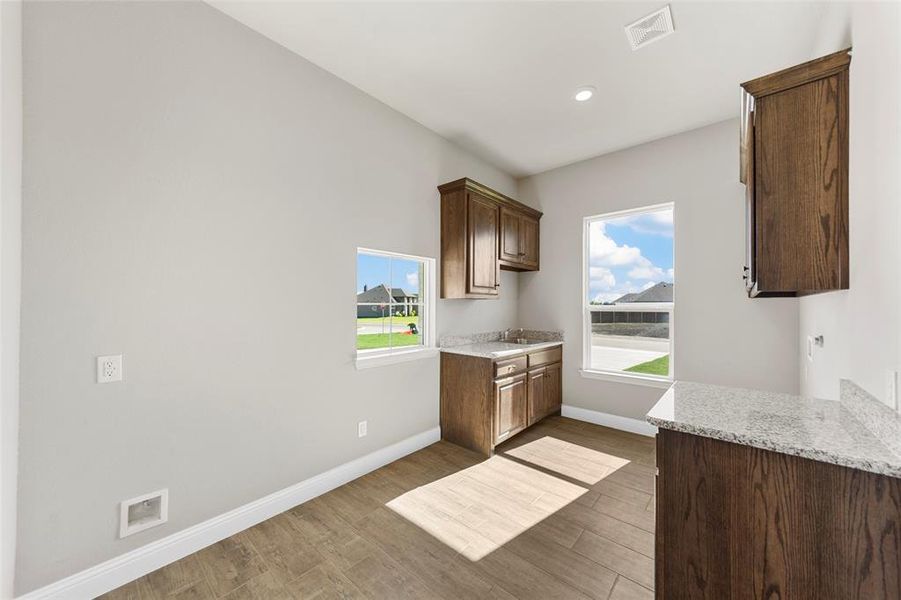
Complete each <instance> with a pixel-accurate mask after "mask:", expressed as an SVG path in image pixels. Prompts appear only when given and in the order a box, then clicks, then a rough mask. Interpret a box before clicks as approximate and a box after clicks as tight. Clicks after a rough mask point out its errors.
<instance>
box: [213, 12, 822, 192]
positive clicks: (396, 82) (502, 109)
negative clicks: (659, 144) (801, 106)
mask: <svg viewBox="0 0 901 600" xmlns="http://www.w3.org/2000/svg"><path fill="white" fill-rule="evenodd" d="M210 3H211V4H212V5H213V6H215V7H216V8H218V9H220V10H222V11H223V12H225V13H227V14H228V15H230V16H232V17H233V18H235V19H237V20H238V21H241V22H242V23H244V24H245V25H247V26H249V27H251V28H252V29H255V30H256V31H258V32H260V33H262V34H263V35H265V36H267V37H269V38H271V39H272V40H274V41H276V42H278V43H279V44H281V45H283V46H285V47H287V48H289V49H290V50H292V51H294V52H296V53H297V54H299V55H301V56H303V57H304V58H306V59H308V60H310V61H311V62H313V63H315V64H317V65H319V66H320V67H322V68H324V69H326V70H327V71H330V72H331V73H333V74H335V75H337V76H338V77H340V78H341V79H344V80H345V81H347V82H349V83H351V84H352V85H354V86H356V87H358V88H359V89H361V90H363V91H365V92H367V93H368V94H370V95H372V96H374V97H375V98H378V99H379V100H381V101H382V102H384V103H385V104H387V105H389V106H391V107H393V108H394V109H396V110H398V111H400V112H401V113H404V114H406V115H407V116H409V117H411V118H412V119H415V120H416V121H418V122H419V123H421V124H423V125H425V126H426V127H428V128H429V129H432V130H433V131H435V132H437V133H438V134H440V135H442V136H443V137H445V138H447V139H449V140H452V141H454V142H456V143H457V144H459V145H460V146H462V147H464V148H466V149H467V150H469V151H471V152H472V153H474V154H475V155H477V156H480V157H482V158H484V159H485V160H487V161H488V162H490V163H493V164H494V165H496V166H498V167H500V168H501V169H503V170H505V171H507V172H508V173H510V174H512V175H514V176H517V177H521V176H525V175H531V174H534V173H538V172H541V171H545V170H547V169H551V168H554V167H558V166H561V165H565V164H568V163H572V162H575V161H579V160H582V159H586V158H590V157H593V156H597V155H599V154H604V153H607V152H612V151H615V150H619V149H622V148H626V147H629V146H634V145H636V144H640V143H643V142H647V141H650V140H653V139H657V138H661V137H665V136H668V135H672V134H675V133H679V132H682V131H687V130H690V129H695V128H697V127H701V126H704V125H707V124H710V123H715V122H718V121H722V120H724V119H728V118H730V117H736V116H738V108H739V102H738V98H739V96H738V84H739V83H740V82H742V81H745V80H747V79H751V78H754V77H757V76H759V75H764V74H766V73H770V72H772V71H775V70H778V69H781V68H784V67H788V66H791V65H793V64H796V63H799V62H803V61H805V60H808V59H810V58H812V57H811V50H812V48H813V46H814V43H815V37H816V32H817V29H818V27H819V25H820V20H821V15H822V13H823V7H824V6H825V3H822V2H820V3H814V2H811V3H804V2H772V3H769V2H679V1H675V2H672V3H671V7H672V15H673V22H674V24H675V28H676V32H675V33H674V34H673V35H671V36H669V37H667V38H665V39H662V40H660V41H658V42H656V43H653V44H651V45H649V46H646V47H644V48H642V49H639V50H638V51H637V52H632V50H631V49H630V48H629V44H628V42H627V40H626V36H625V34H624V32H623V27H624V26H625V25H626V24H629V23H631V22H633V21H634V20H636V19H638V18H640V17H642V16H644V15H646V14H648V13H650V12H652V11H654V10H657V9H658V8H660V7H661V6H663V5H664V4H663V3H659V2H654V3H650V2H603V3H600V2H485V3H482V2H416V3H414V2H357V3H349V2H347V3H346V2H284V1H281V2H267V1H227V0H212V1H211V2H210ZM586 85H591V86H594V87H596V88H597V90H598V92H597V93H596V94H595V96H594V98H593V99H592V100H590V101H588V102H585V103H577V102H575V101H574V100H573V99H572V97H573V94H574V93H575V91H576V89H577V88H579V87H581V86H586Z"/></svg>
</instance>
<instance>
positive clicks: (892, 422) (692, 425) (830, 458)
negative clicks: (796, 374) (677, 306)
mask: <svg viewBox="0 0 901 600" xmlns="http://www.w3.org/2000/svg"><path fill="white" fill-rule="evenodd" d="M841 396H842V397H841V400H822V399H817V398H811V397H804V396H795V395H791V394H784V393H771V392H764V391H761V390H750V389H743V388H732V387H725V386H719V385H707V384H700V383H694V382H684V381H683V382H680V381H677V382H674V383H673V385H672V386H670V388H669V389H668V390H667V391H666V392H665V393H664V394H663V395H662V396H661V397H660V399H659V400H658V402H657V403H656V404H655V405H654V407H653V408H651V410H650V411H649V412H648V414H647V415H646V417H645V418H646V420H647V422H648V423H650V424H651V425H654V426H656V427H658V428H661V429H668V430H670V431H677V432H680V433H686V434H690V435H698V436H701V437H707V438H711V439H715V440H721V441H724V442H731V443H736V444H741V445H744V446H750V447H753V448H759V449H762V450H768V451H772V452H778V453H781V454H786V455H790V456H798V457H800V458H806V459H810V460H815V461H818V462H823V463H828V464H834V465H838V466H842V467H848V468H852V469H859V470H861V471H867V472H870V473H875V474H878V475H885V476H889V477H896V478H901V453H899V452H898V448H897V447H896V446H897V445H896V444H894V443H892V438H893V437H895V436H898V432H901V417H898V416H897V415H895V414H893V411H891V412H886V411H888V410H889V409H888V408H887V407H886V406H885V405H883V404H882V403H881V402H880V401H879V400H878V399H876V398H874V397H872V396H870V395H869V394H867V393H866V392H865V391H864V390H862V389H861V388H859V387H858V386H856V385H855V384H854V383H853V382H850V381H844V380H843V383H842V394H841ZM720 398H722V399H721V400H720ZM711 402H713V403H712V404H711ZM794 402H798V408H799V409H800V411H801V412H800V413H799V414H796V415H792V414H787V413H786V412H785V411H784V410H783V408H782V407H783V406H790V405H789V404H783V403H794ZM715 406H721V408H719V409H717V408H714V407H715ZM729 408H731V409H732V410H731V411H730V410H727V409H729ZM749 408H750V409H751V410H752V411H756V412H757V415H756V416H757V417H758V418H766V417H772V418H773V419H774V423H775V426H774V428H772V429H770V428H768V427H764V428H763V429H761V430H758V431H748V430H747V427H746V423H745V421H744V419H747V417H748V416H747V415H746V414H743V413H744V412H746V411H748V409H749ZM711 410H713V411H714V412H715V413H716V412H722V411H725V412H723V414H722V415H718V414H715V415H714V417H713V418H711V414H712V413H711ZM680 413H681V415H680ZM693 414H694V415H696V416H697V418H693V417H692V415H693ZM876 417H878V419H876ZM780 419H781V422H780ZM785 419H793V421H791V422H794V423H797V426H795V427H793V428H792V429H789V430H785V429H782V430H780V426H782V427H784V425H785V423H786V422H787V421H785ZM843 419H844V421H842V420H843ZM718 421H722V423H720V422H718ZM876 421H879V422H876ZM885 421H889V422H887V423H886V422H885ZM842 422H843V423H845V425H842V426H841V429H840V430H837V432H838V433H841V434H844V439H840V438H829V439H828V440H824V439H822V438H821V439H820V440H819V441H818V442H817V441H815V443H811V441H812V440H810V439H809V438H810V435H805V434H809V432H810V431H812V430H813V428H820V427H826V428H828V427H834V426H835V424H836V423H842ZM830 423H831V424H830ZM798 436H805V438H806V443H804V442H805V440H804V439H794V438H796V437H798Z"/></svg>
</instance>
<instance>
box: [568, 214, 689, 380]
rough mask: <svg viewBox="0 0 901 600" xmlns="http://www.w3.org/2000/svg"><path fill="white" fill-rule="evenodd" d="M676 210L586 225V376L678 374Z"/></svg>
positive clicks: (634, 377) (605, 217)
mask: <svg viewBox="0 0 901 600" xmlns="http://www.w3.org/2000/svg"><path fill="white" fill-rule="evenodd" d="M673 233H674V232H673V205H672V204H665V205H658V206H651V207H648V208H643V209H638V210H631V211H624V212H618V213H611V214H607V215H600V216H596V217H588V218H586V219H585V230H584V238H585V246H584V257H583V264H584V271H585V273H584V292H583V300H582V302H583V303H584V311H583V313H584V330H583V331H584V346H583V360H582V364H583V374H584V375H585V376H588V377H600V378H605V379H606V378H612V379H617V380H631V381H636V382H647V383H650V384H655V383H664V382H668V381H670V380H671V379H672V375H673V297H674V290H675V279H674V271H673Z"/></svg>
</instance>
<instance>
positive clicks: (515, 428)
mask: <svg viewBox="0 0 901 600" xmlns="http://www.w3.org/2000/svg"><path fill="white" fill-rule="evenodd" d="M527 410H528V409H527V407H526V375H525V373H523V374H522V375H517V376H516V377H509V378H507V379H499V380H498V381H495V382H494V411H495V412H494V442H495V443H496V444H497V443H500V442H502V441H504V440H505V439H507V438H508V437H510V436H511V435H513V434H515V433H517V432H519V431H521V430H522V429H524V428H525V427H526V419H527V418H528V415H527Z"/></svg>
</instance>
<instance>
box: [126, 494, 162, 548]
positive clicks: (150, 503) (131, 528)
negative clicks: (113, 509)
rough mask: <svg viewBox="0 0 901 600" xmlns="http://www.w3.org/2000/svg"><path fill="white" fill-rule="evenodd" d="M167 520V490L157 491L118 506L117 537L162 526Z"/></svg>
mask: <svg viewBox="0 0 901 600" xmlns="http://www.w3.org/2000/svg"><path fill="white" fill-rule="evenodd" d="M168 519H169V490H159V491H156V492H151V493H149V494H144V495H143V496H138V497H137V498H132V499H131V500H126V501H124V502H122V503H121V504H120V505H119V537H120V538H124V537H127V536H129V535H131V534H133V533H137V532H139V531H144V530H145V529H150V528H151V527H156V526H157V525H162V524H163V523H165V522H166V521H167V520H168Z"/></svg>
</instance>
